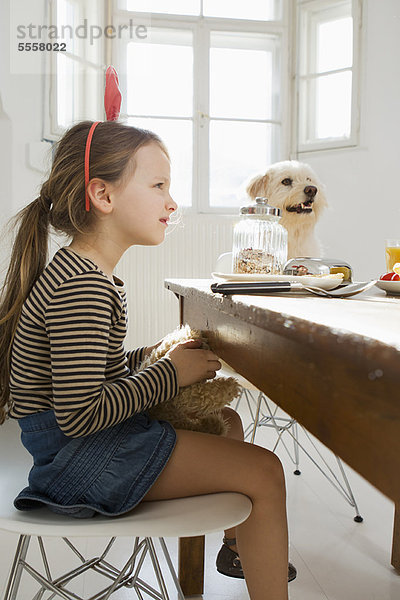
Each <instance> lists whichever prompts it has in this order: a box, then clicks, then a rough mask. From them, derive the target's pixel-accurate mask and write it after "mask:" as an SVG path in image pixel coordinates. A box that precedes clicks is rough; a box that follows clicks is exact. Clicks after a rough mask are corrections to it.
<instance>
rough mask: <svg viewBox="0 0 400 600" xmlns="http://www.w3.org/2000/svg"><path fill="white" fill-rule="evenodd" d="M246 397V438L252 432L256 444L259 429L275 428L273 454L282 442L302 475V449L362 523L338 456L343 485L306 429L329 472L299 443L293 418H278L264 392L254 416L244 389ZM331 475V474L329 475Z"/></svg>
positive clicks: (297, 472) (356, 518)
mask: <svg viewBox="0 0 400 600" xmlns="http://www.w3.org/2000/svg"><path fill="white" fill-rule="evenodd" d="M243 395H244V396H245V398H246V400H247V403H248V405H249V410H250V414H251V422H250V424H249V425H248V427H247V428H246V430H245V438H247V436H248V435H249V434H250V431H251V443H252V444H253V443H254V440H255V436H256V432H257V428H258V427H263V426H264V427H273V428H274V429H275V430H276V432H277V435H278V439H277V442H276V444H275V446H274V448H273V452H275V450H276V447H277V446H278V444H279V442H282V444H283V445H284V447H285V450H286V452H287V453H288V455H289V457H290V459H291V461H292V462H293V463H294V464H295V471H294V474H295V475H300V474H301V471H300V469H299V462H300V453H299V449H300V448H301V450H303V452H304V453H305V455H306V456H307V457H308V458H309V459H310V460H311V462H312V463H313V464H314V465H315V466H316V467H317V468H318V469H319V471H320V472H321V473H322V475H324V477H326V479H327V480H328V481H329V482H330V483H331V484H332V485H333V486H334V487H335V488H336V489H337V490H338V491H339V492H340V493H341V494H342V496H343V497H344V499H345V500H346V501H347V502H348V503H349V504H350V506H352V507H353V508H354V509H355V511H356V516H355V517H354V521H356V523H361V522H362V521H363V517H362V516H361V515H360V511H359V509H358V506H357V502H356V500H355V497H354V494H353V491H352V489H351V487H350V483H349V481H348V479H347V476H346V473H345V471H344V468H343V465H342V463H341V460H340V458H339V457H338V456H336V457H335V458H336V460H337V463H338V467H339V470H340V474H341V476H342V480H343V484H344V485H343V484H342V482H341V481H340V480H339V479H338V477H337V475H336V474H335V473H334V472H333V471H332V469H331V467H330V466H329V465H328V463H327V462H326V461H325V459H324V458H323V457H322V455H321V454H320V452H319V451H318V449H317V447H316V446H315V444H314V443H313V442H312V440H311V438H310V435H309V434H308V432H307V430H305V429H304V427H302V429H303V431H304V433H305V434H306V436H307V438H308V440H309V442H310V444H311V445H312V446H313V447H314V450H315V451H316V454H317V455H318V456H319V458H320V459H321V463H322V464H323V465H325V467H326V469H327V470H324V469H323V468H322V466H321V464H320V463H319V462H317V460H315V459H314V458H313V456H311V454H310V453H309V452H308V451H307V450H306V449H305V448H304V446H303V445H302V444H301V443H300V441H299V437H298V427H297V425H298V424H297V421H296V420H295V419H291V418H284V417H277V416H276V411H273V412H272V410H271V408H270V407H269V404H268V401H267V399H266V398H265V397H264V395H263V393H262V392H259V395H258V398H257V404H256V412H255V415H253V411H252V409H251V407H250V402H249V399H248V395H249V396H250V398H251V399H252V400H253V402H254V401H255V399H254V398H253V396H252V394H251V392H248V391H247V390H246V389H244V388H242V394H241V396H240V398H242V396H243ZM263 398H264V401H265V404H266V407H267V409H268V414H265V415H264V413H261V404H262V401H263ZM260 414H261V419H260ZM285 431H286V432H287V433H288V434H289V435H290V436H291V437H292V439H293V448H294V458H293V457H292V456H291V452H290V451H289V449H288V447H287V446H286V444H285V443H284V441H283V439H282V436H283V434H284V433H285ZM329 473H330V474H329Z"/></svg>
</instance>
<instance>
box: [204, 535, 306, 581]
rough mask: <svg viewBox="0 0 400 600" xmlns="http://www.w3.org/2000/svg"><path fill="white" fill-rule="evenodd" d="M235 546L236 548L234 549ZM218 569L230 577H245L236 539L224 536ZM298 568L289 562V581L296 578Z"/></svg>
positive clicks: (218, 559) (217, 563)
mask: <svg viewBox="0 0 400 600" xmlns="http://www.w3.org/2000/svg"><path fill="white" fill-rule="evenodd" d="M233 548H234V549H233ZM216 565H217V571H218V573H221V574H222V575H227V576H228V577H237V578H238V579H244V574H243V569H242V565H241V562H240V558H239V555H238V553H237V552H236V539H235V538H231V539H227V538H226V537H224V539H223V544H222V547H221V549H220V551H219V552H218V556H217V560H216ZM296 576H297V570H296V567H295V566H294V565H292V563H289V567H288V581H289V582H290V581H293V579H296Z"/></svg>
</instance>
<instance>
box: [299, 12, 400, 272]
mask: <svg viewBox="0 0 400 600" xmlns="http://www.w3.org/2000/svg"><path fill="white" fill-rule="evenodd" d="M364 4H365V9H364V19H363V24H364V26H363V36H362V38H363V62H362V74H361V135H360V146H359V147H358V148H354V149H347V150H336V151H330V152H319V153H309V154H305V155H301V157H300V160H304V162H308V163H309V164H310V165H311V166H312V167H313V168H314V169H315V170H316V172H317V173H318V175H319V177H320V178H321V180H322V181H324V183H326V185H327V192H328V200H329V203H330V210H329V211H328V212H327V213H326V214H325V216H324V217H323V219H322V220H321V222H320V224H319V227H318V233H319V238H320V239H321V240H322V242H323V245H324V246H325V256H330V257H332V258H343V259H345V260H348V261H349V262H350V264H351V265H352V266H353V268H354V271H355V277H356V278H358V279H364V278H365V279H367V278H372V277H377V276H379V275H380V274H382V273H383V272H384V271H385V251H384V244H385V239H386V238H389V237H397V238H400V144H399V140H400V0H368V1H367V2H365V3H364Z"/></svg>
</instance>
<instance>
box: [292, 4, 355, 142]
mask: <svg viewBox="0 0 400 600" xmlns="http://www.w3.org/2000/svg"><path fill="white" fill-rule="evenodd" d="M359 12H360V3H359V2H358V0H354V1H353V2H352V1H351V0H336V1H335V2H332V0H312V1H310V0H308V1H302V2H300V3H299V15H298V17H299V21H298V22H299V65H298V102H299V106H298V150H299V151H300V152H302V151H310V150H320V149H324V148H332V147H342V146H350V145H355V144H356V143H357V135H358V81H357V71H358V69H357V68H356V67H357V62H358V47H359V40H358V29H359V22H360V15H359Z"/></svg>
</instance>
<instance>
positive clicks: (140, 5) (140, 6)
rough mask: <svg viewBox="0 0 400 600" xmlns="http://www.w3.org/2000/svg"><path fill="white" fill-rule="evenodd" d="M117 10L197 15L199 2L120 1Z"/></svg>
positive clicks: (182, 0)
mask: <svg viewBox="0 0 400 600" xmlns="http://www.w3.org/2000/svg"><path fill="white" fill-rule="evenodd" d="M119 8H121V9H122V10H136V11H138V12H154V13H165V14H167V15H172V14H182V15H199V14H200V0H168V1H167V0H120V1H119Z"/></svg>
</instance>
